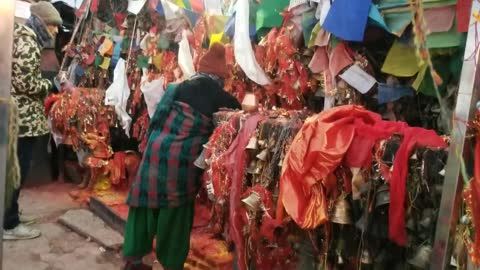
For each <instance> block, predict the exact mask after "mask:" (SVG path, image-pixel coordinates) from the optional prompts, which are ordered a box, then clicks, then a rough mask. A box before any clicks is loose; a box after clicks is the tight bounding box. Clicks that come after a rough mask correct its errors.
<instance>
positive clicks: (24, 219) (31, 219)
mask: <svg viewBox="0 0 480 270" xmlns="http://www.w3.org/2000/svg"><path fill="white" fill-rule="evenodd" d="M19 218H20V223H22V224H24V225H32V224H34V223H36V222H37V217H35V216H30V215H24V214H20V216H19Z"/></svg>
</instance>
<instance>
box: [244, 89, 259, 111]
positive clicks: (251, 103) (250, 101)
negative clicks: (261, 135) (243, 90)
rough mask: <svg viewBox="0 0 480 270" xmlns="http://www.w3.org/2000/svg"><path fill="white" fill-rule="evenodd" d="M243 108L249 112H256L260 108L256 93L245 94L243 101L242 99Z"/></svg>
mask: <svg viewBox="0 0 480 270" xmlns="http://www.w3.org/2000/svg"><path fill="white" fill-rule="evenodd" d="M242 110H243V111H245V112H247V113H249V112H255V111H257V110H258V100H257V96H255V94H253V93H247V94H245V97H244V98H243V101H242Z"/></svg>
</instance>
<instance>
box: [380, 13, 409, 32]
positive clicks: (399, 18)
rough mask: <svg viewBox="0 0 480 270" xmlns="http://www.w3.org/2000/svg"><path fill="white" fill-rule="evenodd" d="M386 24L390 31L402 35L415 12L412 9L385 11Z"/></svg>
mask: <svg viewBox="0 0 480 270" xmlns="http://www.w3.org/2000/svg"><path fill="white" fill-rule="evenodd" d="M383 17H384V19H385V24H386V25H387V27H388V29H390V32H391V33H392V34H394V35H396V36H397V37H400V36H402V34H403V32H404V31H405V29H406V28H407V26H408V25H409V24H410V23H411V22H412V19H413V12H412V11H411V10H410V9H405V10H401V11H391V12H385V14H384V16H383Z"/></svg>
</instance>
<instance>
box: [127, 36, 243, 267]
mask: <svg viewBox="0 0 480 270" xmlns="http://www.w3.org/2000/svg"><path fill="white" fill-rule="evenodd" d="M226 72H227V66H226V60H225V48H224V47H223V45H221V44H218V43H215V44H213V45H212V47H211V48H210V49H209V51H208V52H207V53H206V54H205V56H203V58H202V59H201V60H200V65H199V73H198V74H196V75H194V76H193V77H192V78H191V79H189V80H186V81H184V82H182V83H180V84H170V85H169V86H168V87H167V90H166V92H165V94H164V96H163V98H162V100H161V101H160V104H159V105H158V106H157V110H156V112H155V114H154V116H153V118H152V120H151V123H150V127H149V131H148V136H149V137H148V144H147V148H146V150H145V153H144V155H143V159H142V162H141V164H140V166H139V169H138V172H137V176H136V179H135V181H134V183H133V185H132V187H131V190H130V194H129V197H128V200H127V204H128V205H129V206H130V210H129V214H128V220H127V225H126V228H125V243H124V247H123V255H124V257H125V259H126V260H127V264H126V266H125V269H126V270H135V269H152V268H151V267H149V266H146V265H144V264H143V263H142V258H143V257H144V256H145V255H147V254H149V253H150V252H151V251H152V244H153V239H154V237H155V236H156V239H157V246H156V255H157V259H158V261H159V262H160V263H161V264H162V266H163V267H164V268H165V269H168V270H180V269H183V264H184V263H185V260H186V259H187V255H188V251H189V248H190V232H191V229H192V224H193V216H194V200H195V197H196V195H197V191H198V189H199V186H200V176H201V170H199V169H198V168H197V167H195V166H194V165H193V162H194V161H195V159H196V158H197V157H198V156H199V154H200V152H201V151H202V145H203V144H204V143H206V142H207V141H208V138H209V137H210V135H211V133H212V132H213V124H212V116H213V114H214V113H215V112H217V111H219V110H220V109H221V108H232V109H240V108H241V105H240V103H239V102H238V101H237V100H236V99H235V98H234V97H233V96H231V95H230V94H228V93H227V92H225V91H224V90H223V81H224V79H225V77H226V76H227V73H226Z"/></svg>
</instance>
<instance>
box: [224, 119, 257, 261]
mask: <svg viewBox="0 0 480 270" xmlns="http://www.w3.org/2000/svg"><path fill="white" fill-rule="evenodd" d="M264 119H265V116H263V115H253V116H250V117H249V118H248V119H247V120H246V121H245V123H244V124H243V127H242V129H241V130H240V131H239V133H238V136H237V137H236V138H235V140H234V141H233V143H232V144H231V145H230V148H229V149H228V151H227V153H226V155H225V156H228V157H229V158H228V160H226V167H227V173H228V174H229V177H230V179H232V185H231V188H230V209H229V210H230V211H229V230H228V231H229V236H230V239H231V240H232V241H233V242H234V243H235V249H236V251H237V255H238V269H239V270H246V269H247V257H246V254H245V238H244V236H243V226H244V225H245V222H244V218H243V215H245V214H246V212H245V209H244V207H243V206H242V204H241V201H240V200H241V196H242V193H243V191H242V183H243V178H244V176H245V173H244V172H245V168H246V151H245V148H246V147H247V144H248V141H249V140H250V138H251V137H252V135H253V134H254V132H255V130H256V129H257V125H258V123H259V122H260V121H262V120H264Z"/></svg>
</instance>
